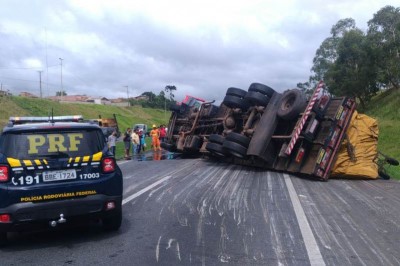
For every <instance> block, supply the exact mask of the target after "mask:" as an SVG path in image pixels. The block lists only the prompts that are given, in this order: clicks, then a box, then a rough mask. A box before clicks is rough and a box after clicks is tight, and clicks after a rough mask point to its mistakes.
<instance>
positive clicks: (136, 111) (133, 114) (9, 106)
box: [0, 96, 171, 159]
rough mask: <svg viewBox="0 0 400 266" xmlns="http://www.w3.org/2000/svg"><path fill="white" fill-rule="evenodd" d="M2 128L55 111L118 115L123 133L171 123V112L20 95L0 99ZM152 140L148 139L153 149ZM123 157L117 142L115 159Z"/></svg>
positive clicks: (86, 115) (87, 115) (121, 145)
mask: <svg viewBox="0 0 400 266" xmlns="http://www.w3.org/2000/svg"><path fill="white" fill-rule="evenodd" d="M0 106H1V109H2V111H1V112H0V127H1V128H3V127H4V126H5V125H6V124H7V122H8V119H9V117H10V116H48V115H49V114H51V112H52V110H53V114H54V116H58V115H83V118H84V119H96V118H99V115H101V117H103V118H112V117H113V114H115V115H116V117H117V121H118V126H119V129H120V131H121V133H123V132H125V130H126V129H127V128H128V127H129V128H132V126H133V125H134V124H147V125H148V126H149V128H150V127H151V125H153V124H156V125H161V124H168V120H169V117H170V115H171V113H170V112H169V111H167V112H165V111H164V110H160V109H151V108H142V107H141V106H136V105H135V106H131V107H117V106H111V105H99V104H78V103H76V104H73V103H58V102H55V101H51V100H47V99H32V98H26V97H19V96H11V97H0ZM150 144H151V140H150V138H146V145H147V147H150ZM123 157H124V143H123V142H122V141H121V142H117V146H116V158H117V159H122V158H123Z"/></svg>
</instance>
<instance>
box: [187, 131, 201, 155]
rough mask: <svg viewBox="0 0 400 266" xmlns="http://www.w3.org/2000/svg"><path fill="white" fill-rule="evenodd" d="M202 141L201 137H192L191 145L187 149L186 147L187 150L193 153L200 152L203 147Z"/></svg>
mask: <svg viewBox="0 0 400 266" xmlns="http://www.w3.org/2000/svg"><path fill="white" fill-rule="evenodd" d="M201 142H202V141H201V139H200V137H199V136H196V135H195V136H192V139H191V140H190V143H189V145H188V146H187V147H185V148H186V149H187V150H191V151H199V149H200V147H201Z"/></svg>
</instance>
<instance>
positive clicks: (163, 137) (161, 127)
mask: <svg viewBox="0 0 400 266" xmlns="http://www.w3.org/2000/svg"><path fill="white" fill-rule="evenodd" d="M166 136H167V131H166V130H165V126H164V125H161V126H160V142H164V141H165V137H166Z"/></svg>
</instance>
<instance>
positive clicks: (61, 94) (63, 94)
mask: <svg viewBox="0 0 400 266" xmlns="http://www.w3.org/2000/svg"><path fill="white" fill-rule="evenodd" d="M56 96H67V93H66V92H65V91H56Z"/></svg>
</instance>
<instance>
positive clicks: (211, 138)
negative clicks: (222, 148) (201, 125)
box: [208, 134, 225, 145]
mask: <svg viewBox="0 0 400 266" xmlns="http://www.w3.org/2000/svg"><path fill="white" fill-rule="evenodd" d="M224 140H225V138H224V137H223V136H221V135H218V134H211V135H210V136H209V137H208V141H209V142H212V143H217V144H221V145H222V143H224Z"/></svg>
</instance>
